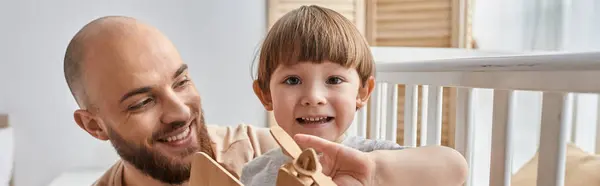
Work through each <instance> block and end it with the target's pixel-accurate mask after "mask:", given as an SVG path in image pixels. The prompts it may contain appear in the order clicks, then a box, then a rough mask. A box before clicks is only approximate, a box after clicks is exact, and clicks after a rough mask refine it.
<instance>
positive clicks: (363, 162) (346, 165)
mask: <svg viewBox="0 0 600 186" xmlns="http://www.w3.org/2000/svg"><path fill="white" fill-rule="evenodd" d="M294 140H295V141H296V143H298V145H299V146H300V147H301V148H302V149H305V148H313V149H315V151H317V153H320V162H321V165H322V166H323V174H325V175H327V176H329V177H331V178H332V179H333V181H334V182H335V183H336V184H337V185H343V186H347V185H348V186H350V185H356V186H358V185H373V182H374V180H375V179H374V176H375V172H374V171H375V166H376V165H375V161H374V160H372V159H371V158H370V156H368V155H367V153H364V152H361V151H358V150H356V149H353V148H350V147H346V146H343V145H341V144H337V143H334V142H330V141H327V140H325V139H322V138H319V137H316V136H311V135H305V134H297V135H295V136H294Z"/></svg>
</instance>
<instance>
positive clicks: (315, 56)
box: [257, 5, 375, 92]
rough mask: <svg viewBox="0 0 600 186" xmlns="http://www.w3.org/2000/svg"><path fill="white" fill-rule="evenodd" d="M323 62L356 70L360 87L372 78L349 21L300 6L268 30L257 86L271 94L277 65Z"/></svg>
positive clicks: (364, 47)
mask: <svg viewBox="0 0 600 186" xmlns="http://www.w3.org/2000/svg"><path fill="white" fill-rule="evenodd" d="M325 60H328V61H331V62H334V63H338V64H340V65H342V66H344V67H347V68H351V67H353V68H356V70H357V72H358V75H359V76H360V79H361V82H362V84H363V85H364V84H365V82H366V81H367V79H368V78H369V77H370V76H373V75H374V71H375V65H374V60H373V56H372V54H371V50H370V49H369V45H368V43H367V42H366V40H365V38H364V37H363V36H362V35H361V34H360V32H359V31H358V29H357V28H356V26H355V25H354V24H353V23H352V22H350V20H348V19H346V18H345V17H344V16H343V15H341V14H339V13H337V12H335V11H333V10H331V9H328V8H324V7H320V6H316V5H311V6H302V7H300V8H298V9H295V10H293V11H291V12H288V13H287V14H285V15H284V16H283V17H281V18H280V19H279V20H278V21H277V22H275V24H274V25H273V27H272V28H271V30H269V33H268V34H267V37H266V38H265V41H264V43H263V44H262V48H261V50H260V57H259V61H258V77H257V82H258V85H259V87H260V89H262V91H264V92H270V89H269V81H270V80H271V75H272V74H273V72H274V71H275V69H276V68H277V67H278V66H279V65H294V64H297V63H299V62H306V61H311V62H314V63H321V62H323V61H325Z"/></svg>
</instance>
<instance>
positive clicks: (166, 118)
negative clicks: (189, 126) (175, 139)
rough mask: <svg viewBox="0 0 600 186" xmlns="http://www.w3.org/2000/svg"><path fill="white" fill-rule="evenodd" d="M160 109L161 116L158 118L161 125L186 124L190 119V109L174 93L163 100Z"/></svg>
mask: <svg viewBox="0 0 600 186" xmlns="http://www.w3.org/2000/svg"><path fill="white" fill-rule="evenodd" d="M162 107H163V114H162V116H161V118H160V120H161V122H162V123H173V122H187V121H188V120H189V119H190V117H191V110H190V107H188V105H186V104H185V100H183V99H182V98H181V97H179V96H178V95H177V94H176V93H174V92H173V93H169V94H168V95H167V96H165V98H163V100H162Z"/></svg>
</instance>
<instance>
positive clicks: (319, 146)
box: [294, 134, 337, 152]
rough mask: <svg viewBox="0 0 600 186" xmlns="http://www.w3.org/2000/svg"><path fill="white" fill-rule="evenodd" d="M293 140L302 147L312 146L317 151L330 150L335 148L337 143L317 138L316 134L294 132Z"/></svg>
mask: <svg viewBox="0 0 600 186" xmlns="http://www.w3.org/2000/svg"><path fill="white" fill-rule="evenodd" d="M294 141H296V143H297V144H298V146H300V147H301V148H302V149H305V148H313V149H315V151H317V152H324V151H331V150H334V151H335V150H336V148H337V144H336V143H334V142H331V141H327V140H325V139H323V138H319V137H317V136H312V135H306V134H296V135H295V136H294Z"/></svg>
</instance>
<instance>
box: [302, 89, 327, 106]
mask: <svg viewBox="0 0 600 186" xmlns="http://www.w3.org/2000/svg"><path fill="white" fill-rule="evenodd" d="M324 95H325V93H324V92H322V91H320V90H310V91H307V92H306V96H304V97H303V98H302V105H303V106H319V105H325V104H327V99H326V98H325V96H324Z"/></svg>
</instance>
